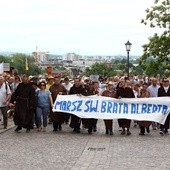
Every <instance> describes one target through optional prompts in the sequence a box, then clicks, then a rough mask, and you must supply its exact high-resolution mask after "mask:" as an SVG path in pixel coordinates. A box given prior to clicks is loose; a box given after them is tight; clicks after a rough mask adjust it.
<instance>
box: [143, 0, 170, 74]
mask: <svg viewBox="0 0 170 170" xmlns="http://www.w3.org/2000/svg"><path fill="white" fill-rule="evenodd" d="M141 23H143V24H145V25H150V27H151V28H154V27H159V28H161V29H162V34H161V35H158V34H154V35H153V36H152V37H149V43H148V44H144V45H143V52H144V53H143V55H142V56H141V58H140V65H141V67H143V68H145V69H146V74H148V75H155V74H156V73H158V74H161V75H163V74H164V71H165V65H166V63H168V62H169V61H170V1H169V0H155V3H154V6H152V7H151V8H150V9H147V10H146V17H145V19H142V21H141ZM150 57H152V58H153V59H154V61H152V62H149V63H148V58H150Z"/></svg>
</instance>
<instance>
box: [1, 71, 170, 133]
mask: <svg viewBox="0 0 170 170" xmlns="http://www.w3.org/2000/svg"><path fill="white" fill-rule="evenodd" d="M59 94H60V95H66V96H67V95H71V94H77V95H83V96H90V95H101V96H106V97H112V98H117V99H120V98H149V97H163V96H170V84H169V79H168V78H162V79H159V78H155V77H143V76H131V77H130V78H129V79H128V78H127V77H126V76H114V77H99V79H98V80H91V79H89V78H87V77H86V78H81V77H76V78H74V80H71V81H70V80H69V78H67V77H65V78H64V79H61V77H60V75H57V76H55V77H52V76H50V75H49V76H48V77H46V78H42V77H41V76H39V77H36V76H30V77H28V76H26V75H22V76H19V75H16V76H11V75H7V74H3V75H0V111H1V113H2V117H3V126H4V129H6V128H7V127H8V118H9V115H10V114H11V113H12V111H13V112H14V114H13V115H12V117H13V121H14V123H15V125H16V126H17V127H16V129H15V131H16V132H19V131H20V130H22V128H25V129H26V132H30V130H31V129H33V128H37V130H38V131H39V132H41V131H43V132H46V131H47V126H48V124H53V132H56V131H61V130H62V124H63V123H66V124H68V125H69V126H70V128H73V131H74V132H75V133H80V132H81V126H83V128H86V129H87V131H88V133H89V134H92V133H93V132H96V131H97V121H98V120H97V119H94V118H90V119H89V118H88V119H84V118H80V117H77V116H76V115H74V114H69V113H61V112H53V111H52V108H53V104H54V102H55V100H56V98H57V95H59ZM9 108H10V110H9ZM131 121H134V123H135V126H139V128H140V132H139V135H145V131H146V132H147V133H150V126H152V128H153V129H156V128H159V130H160V131H159V133H160V134H161V135H163V134H169V133H168V129H169V121H170V114H169V115H168V116H167V118H166V121H165V124H164V125H161V124H158V123H156V122H151V121H135V120H129V119H118V125H119V127H120V129H121V135H131V132H130V125H131ZM104 124H105V129H106V132H105V133H106V134H109V135H113V120H104Z"/></svg>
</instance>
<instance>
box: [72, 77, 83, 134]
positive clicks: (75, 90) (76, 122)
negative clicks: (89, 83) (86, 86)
mask: <svg viewBox="0 0 170 170" xmlns="http://www.w3.org/2000/svg"><path fill="white" fill-rule="evenodd" d="M69 94H77V95H82V94H83V86H82V85H81V80H80V78H75V79H74V85H73V86H72V87H71V88H70V91H69ZM80 124H81V119H80V117H78V116H76V115H71V122H70V127H71V128H74V130H73V131H74V132H76V133H80Z"/></svg>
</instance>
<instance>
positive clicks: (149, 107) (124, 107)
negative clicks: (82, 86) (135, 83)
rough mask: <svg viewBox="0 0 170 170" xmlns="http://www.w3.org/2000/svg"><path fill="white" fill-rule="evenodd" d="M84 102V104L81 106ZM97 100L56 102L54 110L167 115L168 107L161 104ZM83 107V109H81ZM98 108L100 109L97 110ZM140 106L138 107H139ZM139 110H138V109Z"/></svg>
mask: <svg viewBox="0 0 170 170" xmlns="http://www.w3.org/2000/svg"><path fill="white" fill-rule="evenodd" d="M83 102H84V104H83ZM99 102H100V101H99V100H86V101H84V100H76V101H73V102H72V101H70V100H69V101H56V102H55V105H54V110H60V111H64V112H90V113H91V112H95V113H97V112H98V111H99V110H100V112H101V113H111V114H154V113H156V114H157V113H160V114H164V115H165V114H167V113H168V106H167V105H161V104H150V103H149V104H146V103H143V104H139V103H137V104H136V103H131V104H127V103H120V102H112V101H101V103H100V105H99ZM82 106H84V108H83V107H82ZM99 106H100V107H101V108H99ZM139 106H140V107H139ZM139 108H140V109H139Z"/></svg>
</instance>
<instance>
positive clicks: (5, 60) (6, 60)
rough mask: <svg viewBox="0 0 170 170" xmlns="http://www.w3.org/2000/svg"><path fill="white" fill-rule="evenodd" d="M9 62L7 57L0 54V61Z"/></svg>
mask: <svg viewBox="0 0 170 170" xmlns="http://www.w3.org/2000/svg"><path fill="white" fill-rule="evenodd" d="M9 62H10V58H9V57H5V56H3V55H0V63H9Z"/></svg>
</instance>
